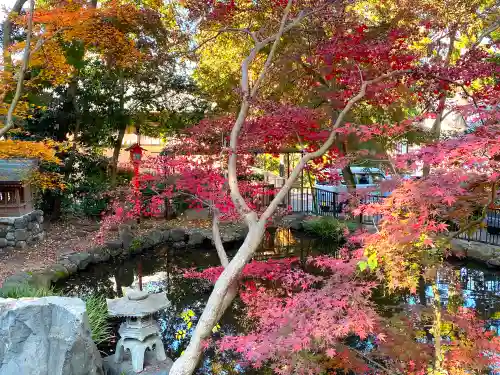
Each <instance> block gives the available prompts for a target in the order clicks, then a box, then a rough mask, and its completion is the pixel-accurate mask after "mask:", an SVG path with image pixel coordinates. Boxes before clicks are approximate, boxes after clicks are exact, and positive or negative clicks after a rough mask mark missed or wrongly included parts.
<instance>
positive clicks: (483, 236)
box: [284, 187, 500, 246]
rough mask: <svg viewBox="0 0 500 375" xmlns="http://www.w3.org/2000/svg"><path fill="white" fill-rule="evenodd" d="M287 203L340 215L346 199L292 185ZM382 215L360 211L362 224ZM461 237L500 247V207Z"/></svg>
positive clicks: (295, 207)
mask: <svg viewBox="0 0 500 375" xmlns="http://www.w3.org/2000/svg"><path fill="white" fill-rule="evenodd" d="M383 199H384V197H383V196H380V195H368V196H366V197H364V198H362V199H361V203H363V204H369V203H378V202H381V201H382V200H383ZM284 204H285V205H286V206H287V207H288V209H289V210H290V211H292V212H301V213H305V214H309V215H318V216H332V217H339V216H340V214H341V213H342V212H343V210H344V207H345V205H346V204H347V202H345V201H343V200H342V199H340V197H339V193H336V192H333V191H329V190H326V189H321V188H314V187H313V188H306V187H304V188H300V187H299V188H292V189H291V190H290V193H289V194H288V197H287V199H286V200H285V202H284ZM381 219H382V215H373V216H372V215H367V214H361V215H360V217H359V220H360V222H361V223H363V224H368V225H377V224H378V223H379V222H380V220H381ZM458 238H460V239H464V240H467V241H473V242H482V243H487V244H491V245H497V246H500V209H494V210H488V212H487V215H486V218H485V220H484V224H483V225H482V226H480V227H479V228H477V229H475V230H474V232H472V233H466V232H464V233H461V234H460V235H459V236H458Z"/></svg>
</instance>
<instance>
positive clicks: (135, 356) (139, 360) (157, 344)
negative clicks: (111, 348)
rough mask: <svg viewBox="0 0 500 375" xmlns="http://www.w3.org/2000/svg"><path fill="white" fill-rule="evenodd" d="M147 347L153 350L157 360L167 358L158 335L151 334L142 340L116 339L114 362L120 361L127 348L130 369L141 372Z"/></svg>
mask: <svg viewBox="0 0 500 375" xmlns="http://www.w3.org/2000/svg"><path fill="white" fill-rule="evenodd" d="M148 349H149V351H150V352H154V354H155V356H156V360H157V361H159V362H161V361H165V360H166V359H167V356H166V355H165V349H164V347H163V343H162V342H161V339H160V337H159V336H158V335H152V336H149V337H148V338H147V339H145V340H144V341H140V340H136V339H124V338H121V339H120V340H118V343H117V344H116V354H115V361H116V363H122V362H123V360H124V357H125V352H126V351H127V350H128V351H129V352H130V357H131V359H132V369H133V370H134V371H135V372H136V373H138V372H142V371H143V370H144V358H145V355H146V352H147V351H148Z"/></svg>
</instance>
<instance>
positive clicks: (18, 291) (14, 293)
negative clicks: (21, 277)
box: [0, 284, 60, 298]
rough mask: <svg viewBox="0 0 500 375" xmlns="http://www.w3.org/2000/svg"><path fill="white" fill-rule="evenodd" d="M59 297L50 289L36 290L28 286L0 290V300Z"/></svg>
mask: <svg viewBox="0 0 500 375" xmlns="http://www.w3.org/2000/svg"><path fill="white" fill-rule="evenodd" d="M58 295H60V294H59V293H58V292H56V291H55V290H54V289H52V288H38V287H35V286H32V285H29V284H20V285H18V286H15V287H12V288H9V287H7V288H4V289H3V290H1V289H0V297H1V298H29V297H32V298H39V297H48V296H58Z"/></svg>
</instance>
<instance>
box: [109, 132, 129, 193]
mask: <svg viewBox="0 0 500 375" xmlns="http://www.w3.org/2000/svg"><path fill="white" fill-rule="evenodd" d="M126 128H127V126H126V125H125V124H122V127H121V128H120V129H119V130H118V138H117V139H116V142H115V147H114V149H113V159H112V161H111V187H112V188H114V187H116V177H117V175H118V158H119V157H120V151H121V149H122V142H123V137H124V136H125V129H126Z"/></svg>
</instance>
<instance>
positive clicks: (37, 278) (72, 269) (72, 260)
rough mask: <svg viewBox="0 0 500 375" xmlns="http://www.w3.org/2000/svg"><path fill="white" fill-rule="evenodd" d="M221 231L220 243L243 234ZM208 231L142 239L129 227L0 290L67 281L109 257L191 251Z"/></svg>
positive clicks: (207, 238)
mask: <svg viewBox="0 0 500 375" xmlns="http://www.w3.org/2000/svg"><path fill="white" fill-rule="evenodd" d="M224 229H225V228H223V230H222V241H223V242H225V243H229V242H236V241H241V240H243V239H244V238H245V236H246V234H247V231H248V230H247V228H246V227H243V226H231V227H228V228H226V229H225V230H224ZM211 241H212V231H211V230H208V229H186V228H182V227H178V228H171V229H165V230H160V229H155V230H152V231H150V232H148V233H146V234H144V235H142V236H134V235H133V234H132V232H131V231H130V228H127V227H122V228H120V239H119V240H113V241H107V242H106V243H105V244H104V245H103V246H100V247H96V248H92V249H90V250H89V251H87V252H77V253H69V254H65V255H63V256H62V257H60V258H59V259H58V261H57V263H55V264H52V265H50V266H48V267H46V268H44V269H41V270H36V271H28V272H18V273H15V274H14V275H12V276H9V277H7V278H6V279H5V281H4V282H3V284H2V287H1V288H0V291H2V290H4V291H6V290H8V289H14V288H16V287H19V286H22V285H23V284H30V285H33V286H35V287H40V288H49V287H50V286H51V285H52V283H55V282H57V281H60V280H63V279H66V278H68V277H69V276H71V275H74V274H75V273H77V272H79V271H82V270H85V269H86V268H87V267H89V266H90V265H92V264H97V263H103V262H107V261H109V260H110V259H112V258H118V257H129V256H132V255H134V254H140V253H142V252H143V251H145V250H148V249H151V248H154V247H156V246H159V245H162V244H170V245H171V246H172V248H174V249H184V248H194V247H198V246H201V245H205V244H209V243H211Z"/></svg>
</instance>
